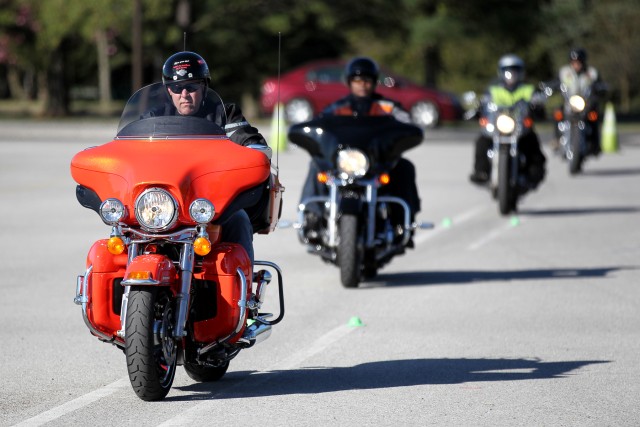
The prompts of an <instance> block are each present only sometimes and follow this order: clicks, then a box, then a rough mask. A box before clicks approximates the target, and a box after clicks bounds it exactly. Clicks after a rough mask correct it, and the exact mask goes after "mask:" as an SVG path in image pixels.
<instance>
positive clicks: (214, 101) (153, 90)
mask: <svg viewBox="0 0 640 427" xmlns="http://www.w3.org/2000/svg"><path fill="white" fill-rule="evenodd" d="M225 124H226V115H225V108H224V104H223V102H222V99H221V98H220V96H219V95H218V94H217V93H216V92H215V91H214V90H212V89H210V88H207V91H206V94H205V96H204V99H203V101H202V104H201V106H200V108H199V109H198V111H197V112H196V113H195V114H194V115H191V116H181V115H179V114H177V112H176V108H175V107H174V105H173V102H172V100H171V97H170V95H169V93H168V90H167V88H166V87H165V86H164V85H163V84H162V83H154V84H152V85H149V86H145V87H143V88H141V89H139V90H138V91H137V92H136V93H134V94H133V95H132V96H131V98H129V100H128V101H127V104H126V105H125V107H124V110H123V112H122V115H121V117H120V123H119V125H118V131H117V134H116V137H117V138H141V137H142V138H147V137H153V138H171V137H185V136H203V135H224V134H225V132H224V126H225Z"/></svg>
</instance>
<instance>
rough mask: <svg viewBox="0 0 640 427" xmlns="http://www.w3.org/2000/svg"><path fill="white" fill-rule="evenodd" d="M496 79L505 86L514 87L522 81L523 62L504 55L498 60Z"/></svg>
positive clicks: (517, 58) (510, 55) (518, 58)
mask: <svg viewBox="0 0 640 427" xmlns="http://www.w3.org/2000/svg"><path fill="white" fill-rule="evenodd" d="M498 77H499V78H500V79H501V80H502V81H503V82H504V83H505V84H506V85H507V86H514V85H516V84H518V83H520V82H521V81H522V80H524V61H523V60H522V59H521V58H520V57H519V56H517V55H514V54H508V55H504V56H503V57H502V58H500V60H498Z"/></svg>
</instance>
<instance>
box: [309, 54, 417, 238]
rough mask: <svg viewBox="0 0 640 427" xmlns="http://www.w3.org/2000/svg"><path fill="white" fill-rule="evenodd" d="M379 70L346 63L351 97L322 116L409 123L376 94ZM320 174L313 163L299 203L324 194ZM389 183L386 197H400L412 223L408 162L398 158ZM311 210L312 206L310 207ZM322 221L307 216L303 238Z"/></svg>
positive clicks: (367, 63) (358, 61)
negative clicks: (381, 118) (386, 118)
mask: <svg viewBox="0 0 640 427" xmlns="http://www.w3.org/2000/svg"><path fill="white" fill-rule="evenodd" d="M378 75H379V68H378V65H377V64H376V63H375V62H374V61H373V60H372V59H370V58H366V57H356V58H354V59H352V60H351V61H349V63H348V64H347V66H346V69H345V78H346V83H347V86H349V90H350V92H351V93H350V94H349V95H347V96H346V97H344V98H342V99H339V100H338V101H336V102H334V103H333V104H330V105H329V106H328V107H326V108H325V109H324V111H323V112H322V114H323V115H340V116H381V115H392V116H393V117H395V119H396V120H398V121H401V122H404V123H411V116H410V115H409V113H408V112H407V111H406V110H404V109H403V108H402V106H401V104H400V103H398V102H396V101H393V100H391V99H388V98H384V97H383V96H382V95H380V94H378V93H376V92H375V88H376V84H377V83H378ZM318 172H319V171H318V170H317V168H316V166H315V165H314V163H313V162H311V164H310V166H309V173H308V175H307V179H306V181H305V184H304V186H303V188H302V196H301V200H303V199H305V198H308V197H312V196H317V195H321V194H325V193H326V186H324V185H322V184H320V183H318V181H317V180H316V175H317V173H318ZM390 178H391V182H390V184H389V185H388V186H386V188H385V192H386V193H387V194H390V195H393V196H396V197H400V198H402V199H403V200H405V201H406V202H407V203H408V204H409V207H410V208H411V221H413V220H414V219H415V215H416V213H418V212H419V211H420V197H419V196H418V188H417V186H416V170H415V167H414V165H413V163H411V162H410V161H409V160H407V159H405V158H400V159H399V160H398V163H397V164H396V165H395V167H394V168H393V169H392V170H391V171H390ZM309 208H311V206H309ZM321 218H322V214H321V213H320V212H316V213H310V214H309V215H308V216H307V218H305V224H306V226H305V234H307V237H309V238H310V240H313V238H314V237H315V236H314V229H315V228H316V227H317V226H318V224H319V221H320V220H321Z"/></svg>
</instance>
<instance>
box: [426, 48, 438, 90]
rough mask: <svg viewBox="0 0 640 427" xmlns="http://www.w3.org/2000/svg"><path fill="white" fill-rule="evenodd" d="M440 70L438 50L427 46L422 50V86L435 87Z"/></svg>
mask: <svg viewBox="0 0 640 427" xmlns="http://www.w3.org/2000/svg"><path fill="white" fill-rule="evenodd" d="M441 69H442V61H441V59H440V48H439V47H438V46H434V45H431V46H427V47H426V48H425V50H424V84H425V85H426V86H428V87H437V86H438V75H439V74H440V70H441Z"/></svg>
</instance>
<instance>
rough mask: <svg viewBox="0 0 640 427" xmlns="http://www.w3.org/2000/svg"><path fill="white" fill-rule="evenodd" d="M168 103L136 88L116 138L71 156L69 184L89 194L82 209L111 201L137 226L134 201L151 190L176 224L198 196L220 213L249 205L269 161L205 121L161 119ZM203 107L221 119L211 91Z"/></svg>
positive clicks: (154, 89) (161, 93) (160, 94)
mask: <svg viewBox="0 0 640 427" xmlns="http://www.w3.org/2000/svg"><path fill="white" fill-rule="evenodd" d="M167 100H168V96H167V95H166V93H165V89H164V87H163V85H161V84H156V85H151V86H147V87H145V88H142V89H140V90H139V91H138V92H136V93H135V94H134V95H133V96H132V97H131V99H130V100H129V102H128V103H127V106H126V108H125V110H124V112H123V114H122V119H121V121H120V126H119V127H118V133H117V136H116V138H115V139H114V140H113V141H111V142H108V143H106V144H104V145H100V146H97V147H91V148H88V149H85V150H83V151H81V152H80V153H78V154H76V155H75V156H74V157H73V159H72V161H71V174H72V176H73V178H74V180H75V181H76V182H77V183H78V184H80V186H82V187H84V190H82V191H90V192H91V194H92V195H93V197H92V198H91V201H90V202H89V203H88V204H89V205H87V204H85V206H87V207H90V208H91V209H94V210H97V207H98V206H99V204H100V203H101V202H102V201H104V200H106V199H107V198H116V199H118V200H120V201H121V202H122V203H123V204H124V205H125V207H126V211H127V216H126V217H125V218H123V220H122V222H123V223H126V224H134V225H135V224H136V221H137V220H136V217H135V215H134V213H135V209H136V203H135V201H136V198H137V197H138V196H139V195H140V194H141V193H142V192H143V191H145V190H146V189H148V188H151V187H156V188H162V189H164V190H166V191H168V192H169V193H170V194H171V195H172V196H173V198H174V199H175V201H176V203H177V210H178V222H177V224H180V223H186V224H191V223H193V221H192V220H191V219H190V215H189V206H190V204H191V202H192V201H193V200H196V199H198V198H205V199H207V200H209V201H211V202H212V203H213V205H214V206H215V209H216V212H218V213H220V214H223V213H226V211H227V210H228V208H229V207H232V208H233V209H236V210H237V209H240V208H244V207H246V206H251V205H252V203H254V202H255V200H254V199H255V198H256V197H258V196H260V194H262V193H261V189H262V185H263V183H265V182H266V181H267V179H268V177H269V175H270V161H269V158H268V157H267V156H265V155H264V153H262V152H261V151H259V150H254V149H252V148H249V147H244V146H241V145H239V144H236V143H234V142H233V141H231V140H230V139H229V138H228V137H227V136H226V135H225V132H224V130H223V128H222V125H221V124H219V123H218V122H215V121H212V120H210V118H209V117H206V116H204V117H198V116H180V115H177V116H176V115H170V116H165V115H160V114H158V111H165V110H158V109H157V108H164V106H165V103H166V101H167ZM206 103H211V105H210V106H212V107H213V109H212V110H211V111H213V113H209V114H214V113H217V114H222V116H221V117H219V119H220V120H222V119H223V118H224V114H223V113H224V107H223V104H222V101H221V100H220V97H219V96H218V95H217V94H216V93H215V92H213V91H211V90H210V91H209V92H208V94H207V98H206V100H205V104H206ZM220 123H224V121H221V122H220ZM81 203H82V202H81ZM233 209H229V214H230V213H232V212H233ZM215 218H220V220H222V218H223V217H220V216H218V215H216V217H215ZM215 220H216V219H214V221H215Z"/></svg>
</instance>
